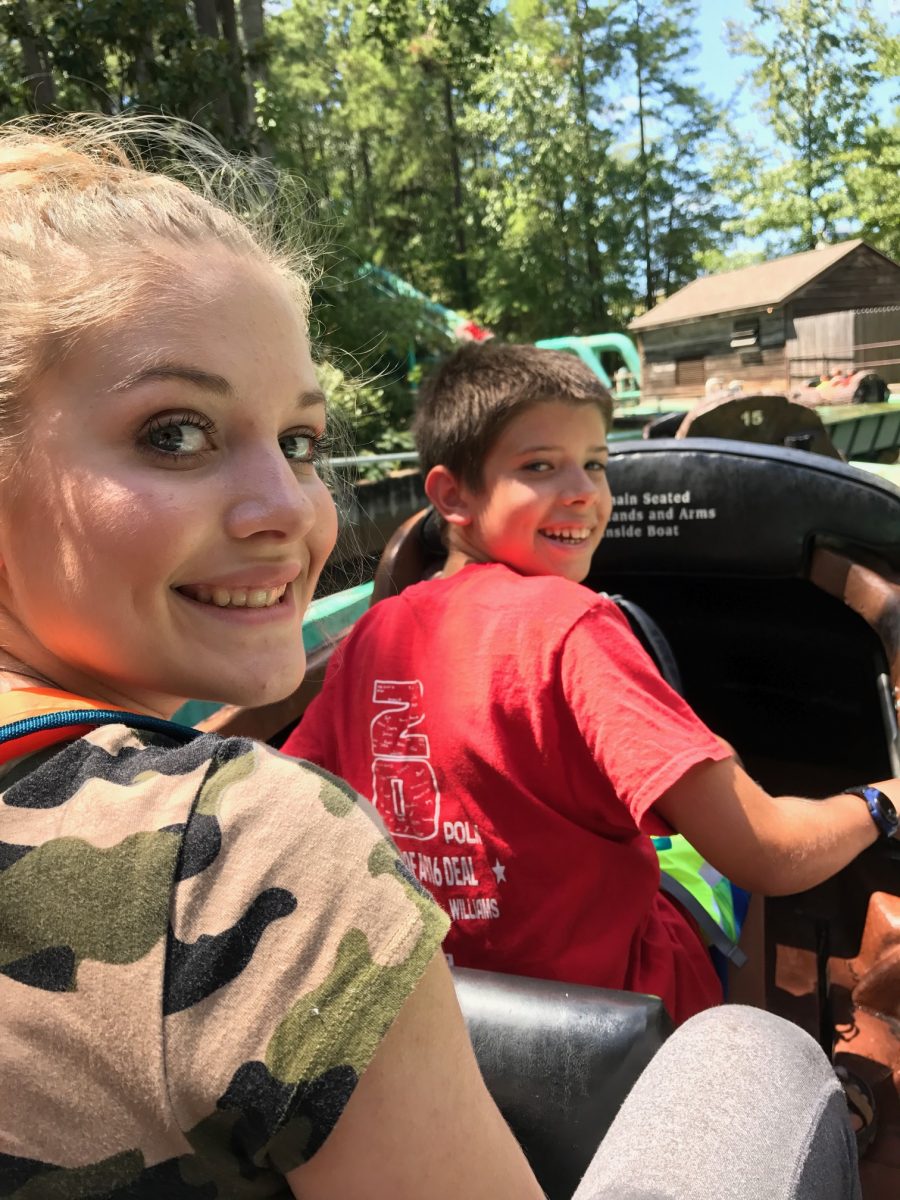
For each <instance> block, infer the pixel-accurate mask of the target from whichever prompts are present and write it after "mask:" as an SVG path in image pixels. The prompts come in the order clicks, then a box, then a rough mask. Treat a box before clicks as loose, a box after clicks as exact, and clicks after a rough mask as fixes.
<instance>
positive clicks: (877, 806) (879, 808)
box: [844, 784, 900, 838]
mask: <svg viewBox="0 0 900 1200" xmlns="http://www.w3.org/2000/svg"><path fill="white" fill-rule="evenodd" d="M844 795H846V796H859V798H860V799H861V800H865V802H866V808H868V810H869V816H870V817H871V818H872V820H873V821H874V822H875V824H876V825H877V826H878V832H879V833H880V834H881V836H882V837H886V838H892V837H894V835H895V834H896V832H897V830H898V829H900V817H898V816H897V810H896V808H894V806H893V804H892V803H891V801H890V800H889V799H888V798H887V796H886V795H885V794H884V792H883V791H881V789H880V788H877V787H872V785H871V784H867V785H866V786H864V787H848V788H844Z"/></svg>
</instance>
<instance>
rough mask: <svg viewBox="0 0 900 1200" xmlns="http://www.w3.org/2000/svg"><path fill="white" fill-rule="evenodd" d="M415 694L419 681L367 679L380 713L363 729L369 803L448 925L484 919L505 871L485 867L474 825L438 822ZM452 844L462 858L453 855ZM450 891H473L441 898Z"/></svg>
mask: <svg viewBox="0 0 900 1200" xmlns="http://www.w3.org/2000/svg"><path fill="white" fill-rule="evenodd" d="M423 694H424V688H423V686H422V682H421V680H419V679H376V680H375V683H374V686H373V688H372V703H373V705H375V706H377V707H378V708H379V709H380V711H378V712H376V713H375V715H374V717H373V718H372V720H371V723H370V725H369V733H370V739H371V749H372V802H373V803H374V805H375V806H376V808H377V809H378V811H379V813H381V816H382V817H383V818H384V822H385V824H386V825H387V827H388V829H389V830H390V832H391V834H392V836H393V837H394V838H395V839H397V841H398V842H401V854H402V857H403V860H404V862H405V863H406V865H407V867H409V869H410V870H411V871H412V873H413V874H414V875H415V876H416V878H417V879H420V880H421V881H422V883H424V884H426V885H427V886H428V887H429V888H430V890H431V891H432V892H434V893H435V894H436V895H437V896H438V899H439V900H440V901H441V902H442V903H443V904H444V906H445V907H446V908H447V909H448V911H449V912H450V916H451V917H452V918H453V919H454V920H458V921H467V920H468V921H471V920H492V919H495V918H497V917H499V916H500V906H499V903H498V888H499V885H500V883H501V882H503V883H505V882H506V868H505V866H504V865H503V864H502V863H500V862H499V861H495V862H494V863H493V864H490V863H489V862H488V856H487V854H486V852H485V848H484V845H483V843H482V840H481V835H480V834H479V832H478V826H477V825H473V824H470V822H468V821H461V820H445V821H444V822H443V824H442V823H441V791H440V787H439V785H438V781H437V776H436V775H435V772H434V768H433V766H432V764H431V759H430V752H431V748H430V744H429V741H428V735H427V733H426V732H425V726H424V721H425V712H424V707H423ZM405 839H409V840H410V841H417V842H430V841H437V840H441V841H443V843H444V848H445V849H446V850H447V853H446V854H440V853H438V854H426V853H424V852H423V851H413V850H406V851H404V850H402V841H403V840H405ZM459 846H464V847H466V848H467V849H469V850H470V853H469V854H467V855H461V854H458V853H457V854H453V853H452V852H451V851H452V850H453V849H455V848H457V847H459ZM437 848H438V847H437V846H435V849H437ZM476 860H477V863H478V866H477V868H476ZM458 888H466V889H477V891H476V894H474V895H473V894H472V892H471V891H467V892H463V893H462V894H459V893H458V892H457V893H456V894H455V895H447V894H446V892H447V890H448V889H458ZM439 893H440V894H439Z"/></svg>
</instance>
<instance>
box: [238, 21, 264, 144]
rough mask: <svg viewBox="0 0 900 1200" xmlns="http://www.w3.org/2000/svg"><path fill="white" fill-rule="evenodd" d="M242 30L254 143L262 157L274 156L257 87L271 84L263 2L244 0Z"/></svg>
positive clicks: (248, 110) (249, 113)
mask: <svg viewBox="0 0 900 1200" xmlns="http://www.w3.org/2000/svg"><path fill="white" fill-rule="evenodd" d="M241 29H242V30H243V33H244V47H245V49H246V52H247V117H248V128H250V129H252V141H253V143H254V145H255V148H256V150H257V152H258V153H259V154H263V155H265V156H266V157H267V158H271V156H272V145H271V143H270V141H269V139H268V137H267V136H266V134H265V132H264V130H262V129H261V128H260V127H259V126H258V125H257V122H256V87H257V84H264V85H265V84H267V83H268V69H267V63H266V44H265V36H266V29H265V18H264V15H263V0H241Z"/></svg>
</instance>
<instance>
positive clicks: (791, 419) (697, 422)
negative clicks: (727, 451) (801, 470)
mask: <svg viewBox="0 0 900 1200" xmlns="http://www.w3.org/2000/svg"><path fill="white" fill-rule="evenodd" d="M675 437H676V438H694V437H715V438H729V439H731V440H733V441H740V442H756V443H762V444H764V445H769V446H791V447H793V448H794V449H796V450H808V451H810V453H812V454H823V455H825V456H827V457H828V458H840V457H841V455H840V453H839V451H838V450H837V449H836V448H835V446H834V444H833V443H832V441H831V438H830V437H829V436H828V433H827V431H826V429H825V426H824V425H823V424H822V420H821V418H820V417H819V416H818V415H817V414H816V413H815V412H814V411H813V410H812V409H811V408H808V407H805V406H804V405H802V404H793V403H791V401H790V400H788V399H787V397H786V396H780V395H756V396H734V397H731V396H728V397H713V398H711V399H709V400H704V401H703V402H702V403H700V404H698V405H697V406H696V408H693V409H691V411H690V412H689V413H687V414H686V415H685V416H684V418H683V419H682V421H681V422H680V423H679V425H678V429H677V431H676V432H675Z"/></svg>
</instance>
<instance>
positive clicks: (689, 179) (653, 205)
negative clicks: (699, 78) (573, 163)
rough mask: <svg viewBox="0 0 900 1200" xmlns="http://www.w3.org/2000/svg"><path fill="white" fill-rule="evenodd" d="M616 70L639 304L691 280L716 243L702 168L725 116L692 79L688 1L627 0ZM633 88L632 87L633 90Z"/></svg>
mask: <svg viewBox="0 0 900 1200" xmlns="http://www.w3.org/2000/svg"><path fill="white" fill-rule="evenodd" d="M617 16H618V21H619V23H620V26H621V28H620V31H619V38H618V39H617V41H619V44H620V45H621V57H620V60H619V61H620V72H621V81H622V83H623V85H624V86H625V87H626V88H628V89H629V91H630V92H631V96H630V98H631V99H632V101H633V118H632V120H631V122H630V123H628V122H626V129H627V128H628V124H630V126H631V130H632V136H633V144H634V153H633V157H632V158H631V162H630V175H631V178H632V181H633V182H632V184H631V188H630V192H631V195H632V196H633V199H634V206H633V212H634V215H635V220H634V234H635V238H636V241H637V247H636V251H637V254H636V256H637V258H638V260H639V262H640V276H641V280H640V285H639V286H640V287H641V292H642V297H641V298H642V302H643V307H645V308H652V307H653V306H654V305H655V304H656V301H657V297H658V296H659V295H660V294H662V295H665V296H668V295H670V294H671V292H672V291H674V290H676V289H677V288H679V287H681V286H682V285H683V284H684V283H687V282H688V281H689V280H691V279H693V278H694V277H695V275H696V273H697V265H696V264H697V256H698V255H699V254H701V253H702V252H703V251H704V250H705V249H708V248H709V247H710V246H712V245H714V244H715V242H716V241H717V240H719V230H720V227H721V223H722V220H723V217H724V215H725V207H724V205H723V204H722V202H721V200H720V199H719V198H718V196H717V193H716V190H715V188H714V187H713V184H712V181H711V180H710V178H709V171H708V150H709V146H710V144H711V142H712V141H713V139H714V138H715V137H716V136H717V135H718V134H719V133H720V132H723V131H724V129H725V119H724V114H723V112H722V111H721V109H720V108H719V107H717V106H716V105H715V104H714V103H713V101H712V100H711V99H710V98H709V97H707V96H706V95H704V93H703V92H702V91H701V89H700V88H698V87H697V86H696V85H694V84H693V83H692V82H691V78H690V77H691V74H692V73H693V70H694V68H693V67H692V66H691V64H690V59H691V58H692V56H693V55H694V53H695V52H696V48H695V44H694V41H695V39H694V25H695V22H696V18H697V6H696V3H695V2H694V0H667V2H663V0H629V2H628V3H627V4H625V5H623V6H622V8H621V9H620V10H619V13H618V14H617ZM631 89H633V91H632V90H631Z"/></svg>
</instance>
